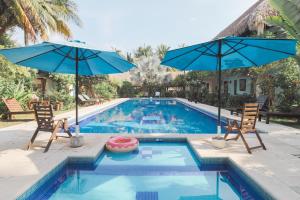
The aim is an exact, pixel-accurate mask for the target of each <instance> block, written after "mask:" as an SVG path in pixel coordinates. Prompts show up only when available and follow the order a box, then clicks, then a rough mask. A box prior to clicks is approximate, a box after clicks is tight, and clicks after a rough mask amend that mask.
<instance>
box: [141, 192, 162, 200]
mask: <svg viewBox="0 0 300 200" xmlns="http://www.w3.org/2000/svg"><path fill="white" fill-rule="evenodd" d="M135 199H136V200H158V192H137V193H136V197H135Z"/></svg>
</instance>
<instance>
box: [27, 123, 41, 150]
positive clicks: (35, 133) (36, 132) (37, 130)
mask: <svg viewBox="0 0 300 200" xmlns="http://www.w3.org/2000/svg"><path fill="white" fill-rule="evenodd" d="M38 132H39V129H38V128H37V129H36V130H35V132H34V133H33V135H32V137H31V139H30V141H29V143H28V145H27V150H29V149H30V148H31V146H32V144H33V143H34V140H35V138H36V136H37V134H38Z"/></svg>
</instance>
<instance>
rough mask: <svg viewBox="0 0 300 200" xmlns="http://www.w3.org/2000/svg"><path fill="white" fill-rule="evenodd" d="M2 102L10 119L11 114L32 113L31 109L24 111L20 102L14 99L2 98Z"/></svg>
mask: <svg viewBox="0 0 300 200" xmlns="http://www.w3.org/2000/svg"><path fill="white" fill-rule="evenodd" d="M2 100H3V102H4V104H5V105H6V107H7V109H8V113H7V115H8V119H9V120H12V117H13V115H21V114H33V113H34V111H33V110H28V111H25V110H24V109H23V108H22V106H21V105H20V103H19V102H18V101H17V100H16V99H15V98H12V99H2Z"/></svg>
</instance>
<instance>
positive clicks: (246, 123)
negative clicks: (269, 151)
mask: <svg viewBox="0 0 300 200" xmlns="http://www.w3.org/2000/svg"><path fill="white" fill-rule="evenodd" d="M258 110H259V106H258V104H257V103H247V104H245V105H244V108H243V111H242V117H241V122H240V123H239V122H238V121H237V120H233V121H232V122H231V120H230V119H227V126H225V128H226V134H225V136H224V139H225V140H238V139H239V138H240V137H241V138H242V140H243V143H244V145H245V147H246V149H247V151H248V153H251V150H252V149H257V148H263V149H264V150H266V147H265V145H264V143H263V142H262V139H261V137H260V136H259V134H258V132H257V130H256V128H255V125H256V119H257V116H258ZM230 133H237V136H236V137H234V138H231V139H227V137H228V135H229V134H230ZM248 133H255V135H256V137H257V139H258V141H259V143H260V145H259V146H255V147H249V145H248V143H247V141H246V138H245V137H244V135H245V134H248Z"/></svg>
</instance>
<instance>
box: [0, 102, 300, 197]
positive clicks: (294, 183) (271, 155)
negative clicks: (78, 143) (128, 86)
mask: <svg viewBox="0 0 300 200" xmlns="http://www.w3.org/2000/svg"><path fill="white" fill-rule="evenodd" d="M126 100H127V99H116V100H113V101H111V102H106V103H104V104H102V105H95V106H90V107H85V108H81V109H80V111H79V113H80V116H81V118H84V117H85V116H87V115H89V114H91V113H95V112H99V111H101V110H105V109H108V108H110V107H112V106H115V105H117V104H119V103H122V102H124V101H126ZM177 100H178V101H181V102H183V103H185V104H188V105H189V106H192V107H194V108H197V109H201V110H204V111H208V112H211V113H213V114H216V112H217V108H215V107H212V106H208V105H204V104H195V103H191V102H188V101H187V100H185V99H177ZM222 114H223V116H226V117H232V116H230V113H229V111H226V110H222ZM72 116H74V111H71V112H68V113H63V114H61V115H58V116H57V117H58V118H62V117H71V118H70V121H71V122H72V121H74V118H73V117H72ZM35 127H36V124H35V122H27V123H23V124H19V125H15V126H11V127H7V128H2V129H0V136H1V139H0V188H1V193H0V199H1V200H2V199H3V200H10V199H16V198H17V197H18V196H20V195H21V194H23V193H24V192H25V191H26V190H28V189H29V188H30V187H31V186H32V185H33V184H35V183H36V182H37V181H38V180H40V179H41V178H42V177H44V176H45V175H46V174H48V173H49V172H50V171H51V170H52V169H54V168H55V167H56V166H57V165H59V164H60V163H61V162H63V161H65V160H66V159H68V158H69V157H89V158H95V157H96V156H97V155H98V154H99V152H100V151H101V150H102V149H103V147H104V144H105V142H106V141H107V139H108V138H109V137H110V135H108V134H105V135H97V134H87V135H85V136H84V138H85V145H84V146H82V147H80V148H76V149H73V148H70V147H69V141H68V139H59V140H57V141H54V142H53V144H52V145H51V147H50V150H49V152H48V153H43V149H40V148H35V149H33V150H29V151H26V150H25V146H26V144H27V142H28V141H29V139H30V137H31V136H32V133H33V131H34V129H35ZM257 128H258V129H259V130H260V131H261V132H263V133H262V134H261V136H262V139H263V141H264V143H265V145H266V147H267V149H268V150H267V151H264V150H262V149H257V150H255V151H254V152H253V153H252V154H248V153H247V152H246V150H245V147H244V146H243V144H242V142H241V141H237V142H236V141H230V142H228V143H227V147H226V148H224V149H216V148H214V147H213V146H212V145H211V143H210V138H211V135H205V134H204V135H187V134H184V135H179V134H172V135H167V134H147V135H137V136H138V137H160V138H163V137H166V138H168V137H172V138H174V137H180V138H187V140H188V141H189V143H190V144H191V145H192V148H193V149H194V150H195V151H196V152H197V154H198V155H199V156H200V157H203V158H224V157H226V158H228V159H230V160H231V161H232V162H233V163H234V164H235V165H236V166H237V167H239V168H240V169H241V170H242V171H243V172H244V173H245V174H247V175H249V176H250V177H251V178H252V179H253V180H254V181H255V182H256V183H257V184H259V185H260V186H261V187H262V188H263V189H264V190H265V191H266V192H268V193H270V194H271V195H272V196H274V197H275V198H276V199H280V200H300V130H299V129H294V128H290V127H287V126H283V125H278V124H269V125H267V124H265V123H264V122H258V123H257ZM48 137H49V134H41V135H40V136H39V137H38V142H39V143H46V142H47V139H48ZM247 139H248V141H249V143H250V144H255V143H257V141H256V139H255V138H254V137H253V135H249V136H247ZM297 155H298V156H297Z"/></svg>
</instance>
